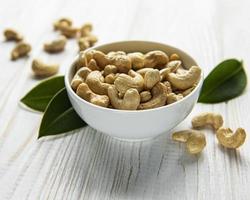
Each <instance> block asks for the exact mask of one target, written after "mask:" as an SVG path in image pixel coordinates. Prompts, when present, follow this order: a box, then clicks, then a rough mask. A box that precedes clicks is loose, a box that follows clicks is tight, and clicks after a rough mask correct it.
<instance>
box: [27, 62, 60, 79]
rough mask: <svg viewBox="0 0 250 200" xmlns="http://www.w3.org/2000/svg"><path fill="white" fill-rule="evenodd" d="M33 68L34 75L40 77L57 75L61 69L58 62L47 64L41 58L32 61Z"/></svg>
mask: <svg viewBox="0 0 250 200" xmlns="http://www.w3.org/2000/svg"><path fill="white" fill-rule="evenodd" d="M31 67H32V70H33V72H34V75H36V76H38V77H49V76H53V75H55V74H56V73H57V72H58V70H59V65H58V64H46V63H44V62H43V61H41V60H38V59H34V60H33V61H32V65H31Z"/></svg>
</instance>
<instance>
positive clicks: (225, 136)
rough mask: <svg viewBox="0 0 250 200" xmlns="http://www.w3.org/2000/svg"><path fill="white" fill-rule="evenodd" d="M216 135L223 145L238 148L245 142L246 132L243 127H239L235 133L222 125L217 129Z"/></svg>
mask: <svg viewBox="0 0 250 200" xmlns="http://www.w3.org/2000/svg"><path fill="white" fill-rule="evenodd" d="M216 137H217V139H218V141H219V143H220V144H221V145H222V146H224V147H226V148H232V149H236V148H238V147H240V146H241V145H242V144H243V143H244V142H245V139H246V132H245V130H244V129H243V128H238V129H237V130H236V131H235V133H233V131H232V130H231V129H230V128H223V127H221V128H219V129H218V130H217V132H216Z"/></svg>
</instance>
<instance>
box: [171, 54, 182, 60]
mask: <svg viewBox="0 0 250 200" xmlns="http://www.w3.org/2000/svg"><path fill="white" fill-rule="evenodd" d="M169 60H170V61H172V60H180V56H179V55H178V54H176V53H173V54H171V55H170V58H169Z"/></svg>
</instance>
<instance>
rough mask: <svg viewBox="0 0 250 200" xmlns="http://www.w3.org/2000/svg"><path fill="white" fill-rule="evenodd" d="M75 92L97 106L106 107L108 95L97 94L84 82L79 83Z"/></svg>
mask: <svg viewBox="0 0 250 200" xmlns="http://www.w3.org/2000/svg"><path fill="white" fill-rule="evenodd" d="M76 94H77V95H78V96H80V97H81V98H83V99H84V100H86V101H88V102H90V103H93V104H95V105H98V106H102V107H108V105H109V97H108V96H107V95H98V94H95V93H94V92H92V91H91V89H90V88H89V87H88V85H87V84H86V83H81V84H80V85H79V86H78V88H77V90H76Z"/></svg>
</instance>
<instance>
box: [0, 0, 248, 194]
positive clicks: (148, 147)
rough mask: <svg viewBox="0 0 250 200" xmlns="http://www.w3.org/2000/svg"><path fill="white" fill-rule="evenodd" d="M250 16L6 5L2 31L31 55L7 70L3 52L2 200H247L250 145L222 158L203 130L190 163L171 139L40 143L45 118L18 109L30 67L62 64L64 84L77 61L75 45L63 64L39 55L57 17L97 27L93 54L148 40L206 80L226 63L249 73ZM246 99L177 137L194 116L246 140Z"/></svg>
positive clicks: (221, 7)
mask: <svg viewBox="0 0 250 200" xmlns="http://www.w3.org/2000/svg"><path fill="white" fill-rule="evenodd" d="M248 7H249V2H248V1H247V0H240V1H237V2H234V1H226V0H222V1H215V0H213V1H208V0H207V1H196V0H191V1H180V0H177V1H166V0H158V1H155V2H152V1H150V0H144V1H139V0H137V1H132V0H129V1H114V0H108V1H97V0H93V1H78V0H72V1H64V2H63V3H62V2H61V1H58V0H52V1H50V2H49V3H48V2H45V1H42V0H37V1H31V0H27V1H25V3H24V2H22V3H21V2H18V1H16V0H10V1H5V2H4V3H2V5H1V7H0V13H1V16H0V29H1V30H3V29H4V28H5V27H7V26H10V27H12V26H13V27H17V28H18V29H19V30H21V31H22V32H23V33H24V34H25V35H26V37H27V40H28V41H29V42H30V43H31V44H32V46H33V51H32V54H31V56H30V58H28V59H23V60H20V61H17V62H10V61H9V60H8V58H9V51H10V50H11V48H12V47H13V44H12V43H0V52H1V55H2V56H1V57H0V65H1V70H2V73H0V83H1V84H0V92H1V98H0V127H1V129H0V185H1V187H0V199H248V197H249V195H250V193H249V183H250V174H249V172H248V171H249V168H250V163H249V159H248V150H249V149H250V146H249V142H248V140H247V142H246V144H245V145H244V146H243V147H242V148H241V149H240V150H239V151H238V150H237V151H232V150H227V149H224V148H222V147H220V146H218V144H217V141H216V139H215V137H214V134H213V133H212V131H211V130H206V135H207V146H206V149H205V151H204V152H203V153H202V155H200V156H190V155H188V154H187V153H186V151H185V148H184V146H183V145H181V144H176V143H174V142H172V141H171V140H170V135H169V134H164V135H162V136H159V137H157V138H156V139H154V140H150V141H144V142H136V143H130V142H123V141H118V140H116V139H112V138H111V137H109V136H105V135H103V134H102V133H99V132H96V131H95V130H93V129H92V128H90V127H87V128H84V129H82V130H79V131H75V133H74V134H71V135H67V136H66V135H65V137H58V138H54V139H49V138H45V139H42V140H39V141H37V140H36V136H37V130H38V127H39V122H40V119H41V115H40V114H39V113H31V112H28V111H26V110H23V109H22V108H21V107H20V106H19V105H18V102H19V99H20V98H21V97H22V96H23V95H24V94H25V92H27V91H28V90H29V89H30V88H32V87H33V86H34V85H35V84H36V83H38V81H37V80H35V79H34V78H32V75H31V71H30V63H31V60H32V58H35V57H41V58H43V59H45V60H48V61H50V62H59V63H61V69H60V73H62V74H63V73H64V71H65V68H66V67H67V66H68V65H69V64H70V63H71V61H72V59H73V58H74V56H75V55H76V53H77V46H76V42H75V41H74V40H70V41H69V42H68V44H67V48H66V51H65V52H63V53H62V54H60V55H52V56H51V55H47V54H46V53H44V52H43V51H42V44H43V42H45V41H46V40H50V39H52V38H55V37H56V36H57V34H56V33H54V32H53V31H52V26H51V23H52V22H53V20H55V19H57V18H58V17H60V16H69V17H72V18H73V19H74V21H75V23H76V24H77V25H79V24H81V23H84V22H86V21H91V22H93V24H94V26H95V33H96V34H97V35H98V36H99V37H100V43H99V44H101V43H107V42H111V41H116V40H126V39H141V40H144V39H145V40H155V41H160V42H164V43H168V44H171V45H174V46H177V47H179V48H181V49H184V50H185V51H187V52H189V53H190V55H192V56H193V57H194V58H196V59H197V61H198V63H199V64H200V66H202V67H203V69H204V74H205V75H207V74H208V73H209V71H210V70H211V69H212V68H213V67H214V66H215V64H217V63H218V62H219V61H221V60H222V59H224V58H227V57H238V58H242V59H244V61H245V64H246V66H247V65H248V64H249V63H250V58H249V56H248V54H249V50H250V45H249V44H250V39H249V32H250V27H249V26H247V24H248V21H249V20H250V15H249V14H248ZM10 8H11V9H10ZM247 71H248V69H247ZM248 91H249V88H247V91H246V92H245V93H244V95H242V96H241V97H239V98H237V99H235V100H232V101H230V102H228V103H221V104H216V105H203V104H197V105H196V106H195V109H194V110H193V111H192V113H191V115H190V116H189V117H188V118H187V119H186V120H184V121H183V122H182V123H181V124H180V125H179V126H178V127H176V128H175V130H179V129H183V128H187V127H190V120H191V117H192V116H194V115H195V114H197V113H200V112H203V111H215V112H220V113H221V114H223V116H224V117H225V125H226V126H230V127H231V128H233V129H235V128H237V127H239V126H242V127H244V128H246V130H247V131H248V130H249V128H250V125H249V120H250V119H249V118H250V117H249V115H248V113H249V103H248V102H249V98H250V97H249V92H248Z"/></svg>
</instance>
